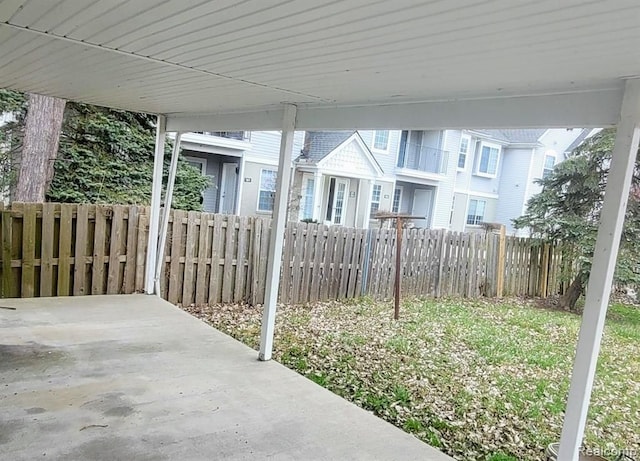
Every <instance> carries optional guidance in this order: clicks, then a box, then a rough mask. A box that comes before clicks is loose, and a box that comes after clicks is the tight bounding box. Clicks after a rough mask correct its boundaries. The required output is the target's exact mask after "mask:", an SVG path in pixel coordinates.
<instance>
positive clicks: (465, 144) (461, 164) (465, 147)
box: [458, 136, 471, 170]
mask: <svg viewBox="0 0 640 461" xmlns="http://www.w3.org/2000/svg"><path fill="white" fill-rule="evenodd" d="M470 144H471V138H470V137H469V136H463V137H462V138H460V149H459V150H458V170H464V169H465V167H466V166H467V154H468V153H469V145H470Z"/></svg>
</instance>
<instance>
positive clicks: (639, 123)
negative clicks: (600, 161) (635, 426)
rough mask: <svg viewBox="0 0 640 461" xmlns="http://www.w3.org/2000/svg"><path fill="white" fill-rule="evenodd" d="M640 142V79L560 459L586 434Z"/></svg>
mask: <svg viewBox="0 0 640 461" xmlns="http://www.w3.org/2000/svg"><path fill="white" fill-rule="evenodd" d="M639 141H640V80H627V82H626V85H625V91H624V98H623V100H622V110H621V118H620V123H619V124H618V129H617V133H616V141H615V145H614V148H613V156H612V160H611V169H610V170H609V176H608V178H607V187H606V190H605V196H604V204H603V205H602V212H601V215H600V226H599V228H598V237H597V239H596V246H595V250H594V252H593V264H592V266H591V274H590V276H589V284H588V286H589V290H587V295H586V298H585V306H584V312H583V314H582V325H581V326H580V336H579V338H578V347H577V349H576V356H575V362H574V366H573V375H572V376H571V387H570V389H569V399H568V401H567V411H566V412H565V417H564V425H563V427H562V437H561V439H560V450H559V452H558V459H559V460H561V461H577V460H578V455H579V451H580V445H581V444H582V438H583V436H584V428H585V424H586V420H587V411H588V409H589V400H590V398H591V391H592V388H593V380H594V377H595V373H596V364H597V362H598V354H599V352H600V342H601V340H602V330H603V329H604V322H605V317H606V315H607V306H608V304H609V295H610V294H611V284H612V282H613V273H614V270H615V267H616V259H617V255H618V248H619V246H620V236H621V235H622V226H623V224H624V216H625V210H626V208H627V200H628V198H629V189H630V186H631V178H632V175H633V170H634V167H635V162H636V156H637V153H638V143H639Z"/></svg>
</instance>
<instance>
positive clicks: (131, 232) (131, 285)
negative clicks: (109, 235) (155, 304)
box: [123, 206, 138, 294]
mask: <svg viewBox="0 0 640 461" xmlns="http://www.w3.org/2000/svg"><path fill="white" fill-rule="evenodd" d="M137 232H138V207H137V206H130V207H129V213H128V215H127V240H126V242H127V251H126V259H125V263H124V275H123V277H124V287H123V292H124V293H126V294H130V293H134V292H135V290H136V252H137V250H138V239H137V238H136V234H137Z"/></svg>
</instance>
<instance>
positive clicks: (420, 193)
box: [411, 189, 433, 227]
mask: <svg viewBox="0 0 640 461" xmlns="http://www.w3.org/2000/svg"><path fill="white" fill-rule="evenodd" d="M432 206H433V189H416V190H415V191H414V192H413V208H412V209H411V215H412V216H424V219H417V218H416V219H414V220H413V221H414V223H415V225H416V226H417V227H429V225H430V224H431V208H432Z"/></svg>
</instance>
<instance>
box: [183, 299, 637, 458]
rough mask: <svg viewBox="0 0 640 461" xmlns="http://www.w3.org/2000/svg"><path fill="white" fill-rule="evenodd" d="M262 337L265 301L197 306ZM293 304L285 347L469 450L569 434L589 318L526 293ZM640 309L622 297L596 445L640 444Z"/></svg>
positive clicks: (531, 445)
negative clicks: (567, 419) (583, 326)
mask: <svg viewBox="0 0 640 461" xmlns="http://www.w3.org/2000/svg"><path fill="white" fill-rule="evenodd" d="M187 310H189V311H190V312H191V313H192V314H193V315H195V316H197V317H199V318H201V319H203V320H204V321H206V322H208V323H210V324H211V325H213V326H215V327H216V328H218V329H220V330H221V331H223V332H226V333H228V334H230V335H232V336H234V337H235V338H237V339H239V340H241V341H242V342H244V343H246V344H248V345H250V346H252V347H254V348H257V345H258V340H259V336H260V320H261V309H260V308H252V307H248V306H238V305H233V306H204V307H190V308H188V309H187ZM391 312H392V306H391V305H390V304H388V303H376V302H371V301H368V300H359V301H355V302H354V301H352V302H345V303H337V302H331V303H319V304H315V305H312V306H307V307H298V306H296V307H294V306H284V307H282V308H281V309H280V310H279V315H278V319H277V326H276V339H275V358H276V359H277V360H278V361H280V362H282V363H284V364H285V365H287V366H288V367H290V368H293V369H295V370H297V371H298V372H299V373H301V374H303V375H305V376H307V377H308V378H309V379H311V380H313V381H315V382H316V383H318V384H320V385H322V386H325V387H326V388H328V389H330V390H331V391H333V392H335V393H336V394H339V395H341V396H343V397H344V398H346V399H348V400H351V401H353V402H355V403H356V404H358V405H360V406H362V407H364V408H366V409H369V410H371V411H373V412H374V413H375V414H377V415H378V416H380V417H381V418H384V419H386V420H387V421H389V422H391V423H393V424H395V425H397V426H399V427H401V428H403V429H404V430H406V431H407V432H410V433H413V434H415V436H416V437H419V438H420V439H422V440H424V441H425V442H427V443H429V444H431V445H433V446H435V447H438V448H440V449H441V450H442V451H444V452H445V453H448V454H450V455H452V456H454V457H456V458H457V459H461V460H492V461H498V460H500V461H507V460H520V459H530V460H538V459H542V457H543V456H542V452H543V449H544V447H545V446H546V445H548V444H549V443H551V442H553V441H557V440H559V437H560V431H561V427H562V416H563V409H564V405H565V401H566V395H567V391H568V385H569V376H570V370H571V365H572V360H573V353H574V348H575V344H576V341H577V334H578V329H579V326H580V317H579V316H577V315H575V314H571V313H567V312H562V311H557V310H551V309H544V308H540V307H536V306H535V305H534V304H533V303H532V302H528V301H521V300H515V299H512V300H505V301H502V302H497V301H492V300H474V301H466V300H460V299H450V300H415V301H411V302H405V303H404V304H403V306H402V313H401V320H400V321H397V322H395V321H393V320H392V319H391ZM639 395H640V310H639V309H638V308H636V307H631V306H625V305H621V304H614V305H612V307H611V308H610V312H609V319H608V322H607V327H606V329H605V335H604V339H603V344H602V352H601V354H600V361H599V366H598V374H597V378H596V384H595V387H594V394H593V399H592V405H591V410H590V415H589V420H588V423H587V431H586V438H587V439H586V445H587V447H591V448H596V447H600V448H604V447H609V448H626V449H632V450H636V453H638V452H639V451H638V450H640V440H639V439H638V431H637V429H638V428H639V427H640V399H639V398H638V396H639Z"/></svg>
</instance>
